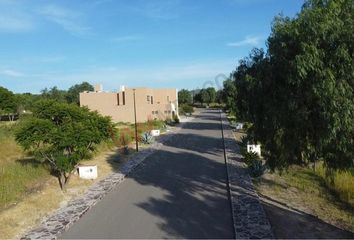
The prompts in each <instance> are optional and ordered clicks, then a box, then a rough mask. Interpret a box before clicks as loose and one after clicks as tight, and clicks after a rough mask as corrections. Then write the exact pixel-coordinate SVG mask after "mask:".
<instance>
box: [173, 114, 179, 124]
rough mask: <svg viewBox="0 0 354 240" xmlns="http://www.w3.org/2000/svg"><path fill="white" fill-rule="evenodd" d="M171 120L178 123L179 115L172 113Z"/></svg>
mask: <svg viewBox="0 0 354 240" xmlns="http://www.w3.org/2000/svg"><path fill="white" fill-rule="evenodd" d="M173 121H175V123H177V124H178V123H179V122H180V120H179V117H178V116H177V115H174V116H173Z"/></svg>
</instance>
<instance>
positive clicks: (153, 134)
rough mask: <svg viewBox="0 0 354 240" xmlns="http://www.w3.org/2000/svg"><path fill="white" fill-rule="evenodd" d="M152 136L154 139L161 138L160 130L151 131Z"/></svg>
mask: <svg viewBox="0 0 354 240" xmlns="http://www.w3.org/2000/svg"><path fill="white" fill-rule="evenodd" d="M150 134H151V136H153V137H157V136H160V130H151V132H150Z"/></svg>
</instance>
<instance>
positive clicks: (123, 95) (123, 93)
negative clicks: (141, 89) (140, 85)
mask: <svg viewBox="0 0 354 240" xmlns="http://www.w3.org/2000/svg"><path fill="white" fill-rule="evenodd" d="M122 97H123V105H125V92H122Z"/></svg>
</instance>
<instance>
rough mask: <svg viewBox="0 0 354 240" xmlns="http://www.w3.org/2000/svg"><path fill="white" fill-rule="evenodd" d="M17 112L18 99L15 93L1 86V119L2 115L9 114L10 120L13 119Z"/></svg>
mask: <svg viewBox="0 0 354 240" xmlns="http://www.w3.org/2000/svg"><path fill="white" fill-rule="evenodd" d="M15 113H17V99H16V97H15V95H14V94H13V93H12V92H11V91H9V90H7V89H6V88H4V87H1V86H0V120H1V115H7V116H8V117H9V118H10V120H13V119H14V114H15Z"/></svg>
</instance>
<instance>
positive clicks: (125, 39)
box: [109, 35, 141, 43]
mask: <svg viewBox="0 0 354 240" xmlns="http://www.w3.org/2000/svg"><path fill="white" fill-rule="evenodd" d="M140 38H141V37H139V36H136V35H127V36H120V37H114V38H111V39H109V42H112V43H120V42H131V41H136V40H139V39H140Z"/></svg>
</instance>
